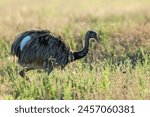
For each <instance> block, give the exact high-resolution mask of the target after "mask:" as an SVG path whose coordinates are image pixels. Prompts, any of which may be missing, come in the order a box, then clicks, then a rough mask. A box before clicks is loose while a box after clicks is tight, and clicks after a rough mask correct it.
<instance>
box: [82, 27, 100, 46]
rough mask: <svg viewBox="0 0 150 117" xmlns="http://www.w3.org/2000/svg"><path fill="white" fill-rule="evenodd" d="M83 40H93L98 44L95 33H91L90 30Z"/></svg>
mask: <svg viewBox="0 0 150 117" xmlns="http://www.w3.org/2000/svg"><path fill="white" fill-rule="evenodd" d="M85 38H86V39H88V40H89V39H95V40H96V41H97V42H98V43H100V42H99V40H98V35H97V33H96V32H95V31H92V30H89V31H87V32H86V35H85Z"/></svg>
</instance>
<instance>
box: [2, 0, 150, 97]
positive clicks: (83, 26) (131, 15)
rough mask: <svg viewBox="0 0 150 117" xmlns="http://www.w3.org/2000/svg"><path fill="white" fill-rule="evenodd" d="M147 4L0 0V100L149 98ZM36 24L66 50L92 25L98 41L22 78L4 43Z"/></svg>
mask: <svg viewBox="0 0 150 117" xmlns="http://www.w3.org/2000/svg"><path fill="white" fill-rule="evenodd" d="M66 2H67V4H66ZM77 6H78V7H77ZM149 7H150V1H149V0H142V1H141V0H132V1H131V0H124V1H123V0H115V1H112V0H92V1H91V0H82V1H81V0H69V1H67V0H51V1H49V0H44V1H41V0H32V1H31V0H26V1H24V0H20V1H18V0H13V1H12V0H1V1H0V8H1V10H0V13H1V14H3V15H1V17H0V24H1V27H0V99H150V14H149ZM39 27H40V28H42V29H48V30H50V31H52V32H54V33H56V34H61V36H62V37H63V38H64V40H65V42H66V43H67V44H68V45H69V46H70V48H71V49H72V50H80V49H81V48H82V47H83V39H84V34H85V32H86V31H87V30H88V29H93V30H96V31H97V32H98V34H99V38H100V42H101V45H98V44H95V43H94V42H93V43H92V44H91V45H90V51H89V53H88V55H87V56H86V57H85V58H84V59H82V60H79V61H76V62H73V63H71V64H69V65H68V66H67V67H66V68H65V69H64V70H59V69H55V70H54V71H53V72H52V73H51V74H50V75H49V76H47V75H46V73H44V72H41V73H37V71H33V72H29V73H28V74H27V75H28V77H30V80H31V82H28V81H26V80H25V79H23V78H21V77H20V76H19V74H18V72H19V71H20V70H21V69H22V68H21V67H20V66H19V65H18V63H17V62H16V61H15V60H14V58H13V57H12V56H11V54H10V48H11V44H12V42H13V41H14V39H15V37H16V36H17V35H18V34H19V33H20V32H23V31H25V30H29V29H37V28H39Z"/></svg>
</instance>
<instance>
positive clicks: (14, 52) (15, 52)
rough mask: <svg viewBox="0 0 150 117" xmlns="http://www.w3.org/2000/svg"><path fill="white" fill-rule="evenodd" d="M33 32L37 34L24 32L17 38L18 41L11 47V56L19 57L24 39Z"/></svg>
mask: <svg viewBox="0 0 150 117" xmlns="http://www.w3.org/2000/svg"><path fill="white" fill-rule="evenodd" d="M33 32H35V31H34V30H32V31H26V32H23V33H21V34H20V35H19V36H17V37H16V41H15V42H14V43H13V44H12V46H11V54H12V55H16V56H19V53H20V43H21V41H22V40H23V39H24V37H26V36H27V35H30V34H31V33H33Z"/></svg>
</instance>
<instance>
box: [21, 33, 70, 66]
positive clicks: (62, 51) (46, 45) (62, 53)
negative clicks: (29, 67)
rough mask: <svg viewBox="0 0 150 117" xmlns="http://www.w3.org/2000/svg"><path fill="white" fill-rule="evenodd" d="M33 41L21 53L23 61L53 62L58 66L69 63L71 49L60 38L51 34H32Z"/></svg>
mask: <svg viewBox="0 0 150 117" xmlns="http://www.w3.org/2000/svg"><path fill="white" fill-rule="evenodd" d="M31 38H32V39H31V40H30V41H29V42H28V43H27V44H26V45H25V46H24V48H23V50H22V52H21V61H22V62H25V63H33V62H35V61H36V63H37V61H39V62H42V61H46V60H48V59H49V60H53V61H55V63H57V64H58V65H66V64H67V63H68V56H69V48H68V47H66V45H65V44H64V43H63V42H62V40H61V39H59V37H55V36H53V35H51V34H50V33H49V32H45V33H43V32H40V34H34V35H33V34H32V37H31Z"/></svg>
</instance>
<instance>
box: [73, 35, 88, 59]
mask: <svg viewBox="0 0 150 117" xmlns="http://www.w3.org/2000/svg"><path fill="white" fill-rule="evenodd" d="M88 50H89V39H88V38H87V37H85V45H84V48H83V50H81V51H79V52H74V53H73V55H74V60H78V59H81V58H83V57H84V56H86V54H87V53H88Z"/></svg>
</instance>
